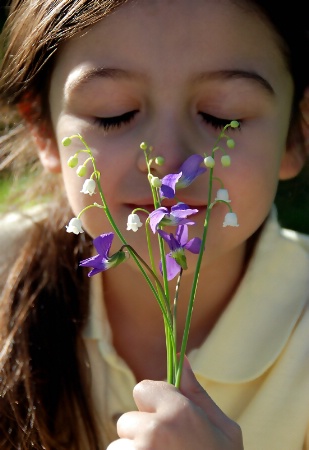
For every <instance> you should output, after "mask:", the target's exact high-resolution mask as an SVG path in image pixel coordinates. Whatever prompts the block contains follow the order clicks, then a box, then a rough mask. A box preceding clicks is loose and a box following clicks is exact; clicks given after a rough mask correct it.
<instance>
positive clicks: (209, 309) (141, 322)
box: [104, 247, 245, 380]
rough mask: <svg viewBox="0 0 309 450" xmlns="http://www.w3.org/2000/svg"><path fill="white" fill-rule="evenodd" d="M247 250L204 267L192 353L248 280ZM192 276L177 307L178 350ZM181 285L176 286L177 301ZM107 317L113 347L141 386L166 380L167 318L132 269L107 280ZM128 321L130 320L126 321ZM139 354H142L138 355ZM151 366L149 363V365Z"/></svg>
mask: <svg viewBox="0 0 309 450" xmlns="http://www.w3.org/2000/svg"><path fill="white" fill-rule="evenodd" d="M244 261H245V247H241V248H238V249H237V250H233V252H231V254H230V255H225V256H224V258H223V259H222V260H221V259H220V261H215V262H212V263H211V265H209V266H208V267H203V269H202V270H201V272H200V276H199V283H198V288H197V294H196V299H195V303H194V311H193V314H192V320H191V326H190V334H189V341H188V346H187V353H188V352H189V351H190V350H192V349H193V348H196V347H198V346H200V345H201V343H202V342H203V341H204V340H205V339H206V337H207V335H208V334H209V333H210V331H211V329H212V328H213V326H214V325H215V324H216V322H217V320H218V318H219V317H220V315H221V314H222V312H223V311H224V309H225V307H226V305H227V304H228V303H229V301H230V299H231V298H232V296H233V294H234V292H235V289H236V288H237V286H238V284H239V281H240V279H241V277H242V274H243V267H244ZM192 279H193V276H192V274H187V273H186V272H184V274H183V276H182V279H181V285H180V290H179V298H178V301H177V335H178V342H177V346H178V349H179V347H180V344H181V339H182V333H183V329H184V326H185V320H186V315H187V305H188V299H189V297H190V293H191V285H192ZM175 284H176V281H175V280H174V282H173V283H171V287H170V293H171V296H172V294H173V292H174V288H175ZM104 293H105V303H106V308H107V314H108V317H109V321H110V324H111V328H112V331H113V343H114V346H115V348H116V350H117V352H118V354H119V355H120V356H121V357H122V358H123V359H124V360H125V361H126V362H127V364H128V365H129V367H130V368H131V369H132V371H133V373H134V374H135V376H136V378H137V380H140V379H143V378H151V379H154V378H155V379H164V378H165V376H166V374H165V371H166V369H165V367H166V364H165V361H166V356H165V351H166V350H165V333H164V324H163V318H162V313H161V310H160V307H159V305H158V304H157V302H156V300H155V298H154V297H153V294H152V293H151V291H150V289H149V287H148V285H147V284H146V282H145V281H144V279H143V277H142V275H141V274H140V273H139V271H138V270H137V269H136V268H135V267H132V266H130V265H129V264H128V265H126V264H122V265H120V266H119V267H118V268H117V270H110V271H108V272H106V273H105V274H104ZM124 318H125V319H124ZM136 349H138V351H136ZM145 361H147V363H145Z"/></svg>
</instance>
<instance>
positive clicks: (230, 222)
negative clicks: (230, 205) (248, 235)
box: [223, 212, 239, 227]
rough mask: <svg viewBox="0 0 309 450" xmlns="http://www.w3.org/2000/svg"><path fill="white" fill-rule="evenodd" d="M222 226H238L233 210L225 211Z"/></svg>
mask: <svg viewBox="0 0 309 450" xmlns="http://www.w3.org/2000/svg"><path fill="white" fill-rule="evenodd" d="M223 226H224V227H239V224H238V220H237V215H236V214H235V213H233V212H229V213H227V214H226V215H225V218H224V222H223Z"/></svg>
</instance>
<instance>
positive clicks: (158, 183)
mask: <svg viewBox="0 0 309 450" xmlns="http://www.w3.org/2000/svg"><path fill="white" fill-rule="evenodd" d="M150 183H151V185H152V186H153V187H155V188H159V187H161V186H162V181H161V180H160V178H158V177H152V178H151V181H150Z"/></svg>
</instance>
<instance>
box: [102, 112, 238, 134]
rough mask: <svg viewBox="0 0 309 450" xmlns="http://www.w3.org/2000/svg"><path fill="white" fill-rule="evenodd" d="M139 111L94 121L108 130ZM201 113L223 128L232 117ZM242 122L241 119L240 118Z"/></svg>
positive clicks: (208, 121) (127, 122) (207, 120)
mask: <svg viewBox="0 0 309 450" xmlns="http://www.w3.org/2000/svg"><path fill="white" fill-rule="evenodd" d="M137 113H138V110H137V109H134V110H133V111H128V112H126V113H124V114H121V115H120V116H114V117H95V119H94V122H95V124H96V125H98V126H99V127H102V128H104V130H105V131H108V130H110V129H112V128H120V127H121V126H123V125H128V124H129V123H130V122H131V121H132V120H133V119H134V117H135V116H136V114H137ZM199 115H200V116H201V117H202V119H203V121H204V122H205V123H207V124H208V125H211V126H212V127H213V128H215V129H222V128H223V127H225V125H227V124H229V123H230V122H231V120H232V119H221V118H219V117H215V116H212V115H211V114H207V113H204V112H199ZM238 122H239V123H240V121H239V120H238ZM238 129H239V127H238Z"/></svg>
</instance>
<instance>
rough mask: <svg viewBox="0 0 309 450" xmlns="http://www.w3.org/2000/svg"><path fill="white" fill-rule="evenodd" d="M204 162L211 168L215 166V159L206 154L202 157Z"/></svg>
mask: <svg viewBox="0 0 309 450" xmlns="http://www.w3.org/2000/svg"><path fill="white" fill-rule="evenodd" d="M204 164H205V166H206V167H209V168H210V169H212V168H213V167H214V166H215V160H214V159H213V157H212V156H206V158H205V159H204Z"/></svg>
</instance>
